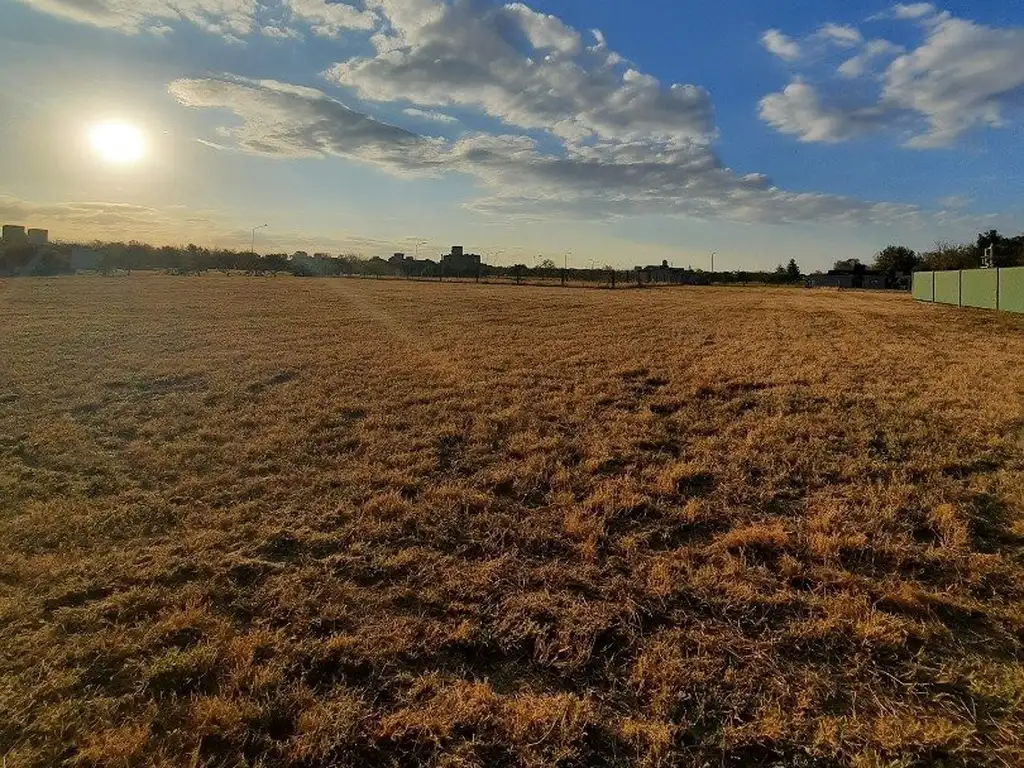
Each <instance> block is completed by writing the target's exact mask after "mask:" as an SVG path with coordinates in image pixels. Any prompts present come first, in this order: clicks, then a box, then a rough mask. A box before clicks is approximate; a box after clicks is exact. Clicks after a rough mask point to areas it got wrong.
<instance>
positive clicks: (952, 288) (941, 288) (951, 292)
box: [935, 271, 960, 307]
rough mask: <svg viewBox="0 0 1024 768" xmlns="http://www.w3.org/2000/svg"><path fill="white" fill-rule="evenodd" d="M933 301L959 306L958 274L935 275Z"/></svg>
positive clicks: (957, 272) (938, 273) (939, 273)
mask: <svg viewBox="0 0 1024 768" xmlns="http://www.w3.org/2000/svg"><path fill="white" fill-rule="evenodd" d="M935 301H937V302H938V303H939V304H952V305H954V306H957V307H959V306H960V272H959V271H956V272H936V273H935Z"/></svg>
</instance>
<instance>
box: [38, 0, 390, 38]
mask: <svg viewBox="0 0 1024 768" xmlns="http://www.w3.org/2000/svg"><path fill="white" fill-rule="evenodd" d="M372 1H373V0H371V2H372ZM377 1H378V2H379V1H380V0H377ZM21 2H23V3H25V4H26V5H30V6H32V7H33V8H35V9H36V10H39V11H42V12H44V13H48V14H51V15H53V16H58V17H61V18H64V19H67V20H69V21H75V22H78V23H81V24H91V25H93V26H97V27H105V28H108V29H116V30H118V31H120V32H124V33H126V34H136V33H138V32H140V31H142V30H146V31H148V32H151V33H153V34H166V33H167V32H168V31H169V27H168V24H172V23H176V22H187V23H190V24H193V25H195V26H196V27H198V28H200V29H202V30H205V31H207V32H211V33H213V34H216V35H221V36H223V37H224V38H225V39H228V40H231V41H233V42H237V41H238V40H239V39H240V38H242V37H245V36H248V35H251V34H253V32H254V31H255V30H256V26H257V24H256V19H257V13H258V12H260V11H261V9H262V11H263V13H264V14H265V13H266V11H267V10H270V11H278V10H284V11H285V12H286V13H290V14H291V15H292V18H293V19H297V20H299V21H301V22H303V23H305V24H308V25H309V26H310V27H311V29H312V31H313V33H314V34H317V35H320V36H324V37H337V36H338V35H339V34H340V33H341V32H342V31H343V30H360V31H364V32H366V31H370V30H372V29H374V27H375V26H376V25H377V21H378V18H377V15H376V14H375V13H374V12H373V11H372V10H367V9H361V8H357V7H355V6H354V5H351V4H349V3H345V2H326V0H283V5H276V4H275V5H266V4H264V3H261V2H259V1H258V0H21ZM268 30H271V31H269V32H268ZM261 31H262V32H263V34H265V35H267V36H269V37H278V38H287V37H296V38H297V37H300V36H299V35H298V33H297V32H295V30H292V29H289V28H288V27H287V26H285V25H283V24H281V23H279V22H272V23H270V24H268V25H266V26H264V27H263V28H262V30H261Z"/></svg>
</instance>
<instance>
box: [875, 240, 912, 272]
mask: <svg viewBox="0 0 1024 768" xmlns="http://www.w3.org/2000/svg"><path fill="white" fill-rule="evenodd" d="M920 264H921V257H920V256H918V255H917V252H915V251H913V250H911V249H910V248H907V247H906V246H905V245H889V246H886V247H885V248H883V249H882V250H880V251H879V252H878V253H876V254H875V262H874V264H873V267H874V268H875V269H877V270H879V271H880V272H884V273H885V274H886V275H888V276H890V277H892V276H894V275H895V274H896V273H897V272H902V273H903V274H910V273H911V272H913V271H914V270H915V269H917V268H918V266H919V265H920Z"/></svg>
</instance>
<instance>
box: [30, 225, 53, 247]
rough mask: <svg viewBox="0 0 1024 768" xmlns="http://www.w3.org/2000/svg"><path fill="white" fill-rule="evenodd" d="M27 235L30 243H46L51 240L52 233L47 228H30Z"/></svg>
mask: <svg viewBox="0 0 1024 768" xmlns="http://www.w3.org/2000/svg"><path fill="white" fill-rule="evenodd" d="M27 235H28V244H29V245H46V244H47V243H48V242H50V233H49V231H48V230H45V229H30V230H28V232H27Z"/></svg>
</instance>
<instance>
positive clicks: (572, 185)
mask: <svg viewBox="0 0 1024 768" xmlns="http://www.w3.org/2000/svg"><path fill="white" fill-rule="evenodd" d="M170 91H171V93H172V94H173V95H174V96H175V97H176V98H177V99H178V100H179V101H180V102H181V103H183V104H186V105H188V106H193V107H205V108H220V109H228V110H231V111H232V112H233V113H234V114H235V115H236V116H237V118H238V119H239V120H240V124H239V125H236V126H234V127H231V128H228V129H227V130H225V131H224V132H223V133H224V134H226V135H227V136H228V137H229V138H230V139H232V140H233V141H234V142H235V143H236V145H237V146H238V147H239V148H240V149H243V150H244V151H247V152H253V153H258V154H263V155H271V156H278V157H300V156H302V157H315V156H321V157H323V156H338V157H343V158H347V159H351V160H357V161H359V162H365V163H370V164H373V165H375V166H377V167H379V168H381V169H383V170H386V171H388V172H390V173H393V174H402V175H404V174H415V175H423V174H439V173H445V172H457V173H461V174H465V175H468V176H470V177H474V178H475V179H476V180H477V183H478V186H479V188H480V192H481V194H480V196H479V197H478V198H477V199H475V200H474V201H473V203H472V204H471V207H473V208H474V209H475V210H479V211H486V212H501V213H502V214H504V215H510V214H511V215H516V214H520V215H521V214H530V215H543V216H552V215H560V216H574V217H583V218H607V217H608V216H616V215H619V216H624V215H631V214H639V213H644V214H650V213H667V214H682V215H687V216H691V217H697V218H707V219H726V220H732V221H743V222H751V221H757V222H774V223H780V222H792V221H830V222H839V223H842V222H847V223H857V222H865V221H875V222H879V221H882V222H894V221H902V222H907V221H913V220H917V219H918V217H919V216H920V214H919V212H918V211H917V210H916V209H915V208H913V207H911V206H902V205H892V204H886V203H868V202H864V201H859V200H852V199H848V198H842V197H837V196H833V195H822V194H815V193H795V192H787V191H785V190H782V189H779V188H777V187H775V186H774V185H772V184H771V183H770V182H769V181H768V180H767V179H766V178H765V177H763V176H761V175H758V174H747V175H742V176H741V175H738V174H736V173H734V172H733V171H731V170H729V169H728V168H725V167H723V166H722V165H721V164H720V163H719V162H718V160H717V158H716V157H715V156H714V154H713V153H712V152H711V151H710V149H709V148H708V147H707V146H706V145H705V144H702V143H691V144H689V145H687V146H685V147H678V148H675V149H671V150H669V149H664V148H662V149H658V148H657V147H652V146H651V145H649V144H647V143H645V142H643V141H640V142H634V143H632V144H630V143H626V142H621V141H614V140H612V141H606V142H602V141H598V142H596V143H594V144H589V145H570V146H569V147H568V148H567V150H566V152H565V153H564V154H558V153H547V152H543V151H541V149H540V148H539V145H538V144H537V142H535V141H534V140H533V139H530V138H528V137H525V136H514V135H510V136H492V135H487V134H472V135H468V136H465V137H463V138H461V139H459V140H457V141H446V140H444V139H439V138H427V137H423V136H419V135H416V134H413V133H411V132H409V131H405V130H403V129H401V128H397V127H395V126H390V125H387V124H384V123H381V122H379V121H377V120H374V119H373V118H371V117H368V116H367V115H363V114H360V113H358V112H355V111H353V110H351V109H349V108H348V107H346V106H345V105H343V104H341V103H340V102H338V101H337V100H335V99H332V98H330V97H328V96H327V95H326V94H324V93H322V92H320V91H318V90H315V89H311V88H305V87H301V86H293V85H288V84H285V83H279V82H275V81H266V80H264V81H254V80H246V79H242V78H235V77H223V78H212V79H211V78H206V79H190V80H178V81H175V82H174V83H172V84H171V86H170Z"/></svg>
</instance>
